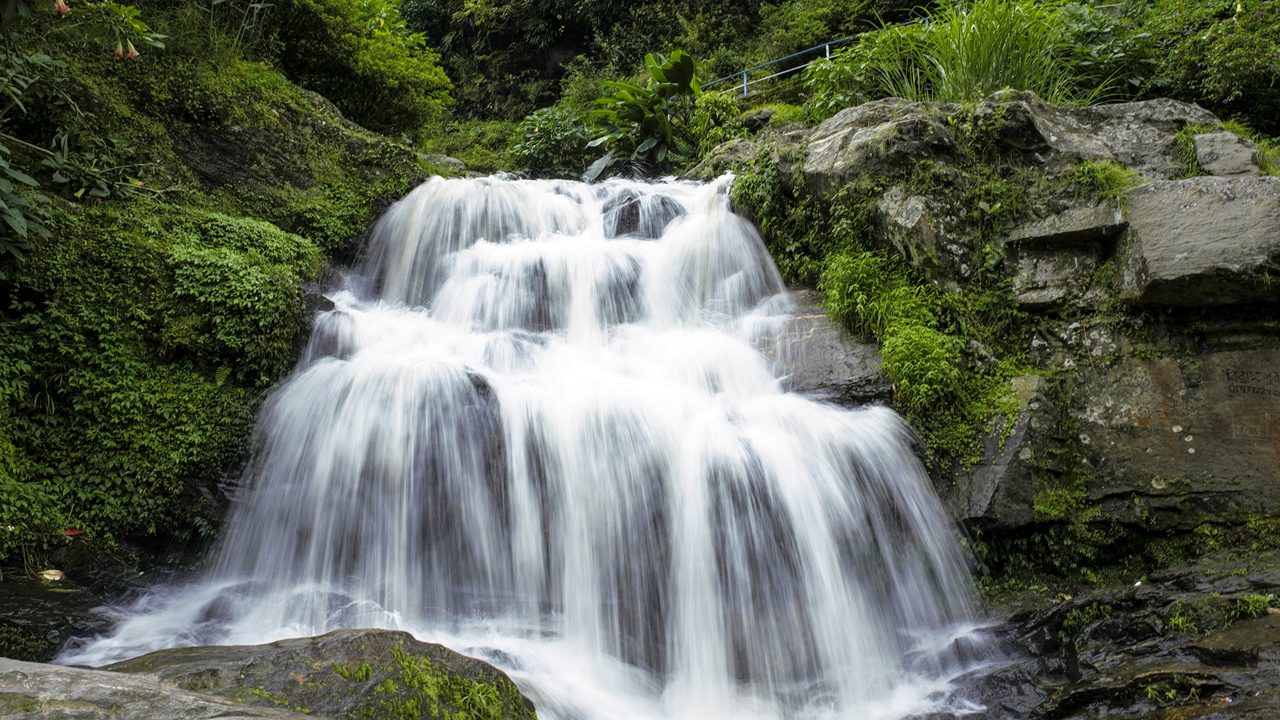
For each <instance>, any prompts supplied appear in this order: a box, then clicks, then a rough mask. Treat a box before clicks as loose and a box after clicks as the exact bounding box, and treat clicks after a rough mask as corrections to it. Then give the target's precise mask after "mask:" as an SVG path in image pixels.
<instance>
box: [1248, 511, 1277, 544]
mask: <svg viewBox="0 0 1280 720" xmlns="http://www.w3.org/2000/svg"><path fill="white" fill-rule="evenodd" d="M1245 533H1246V536H1247V538H1248V539H1249V544H1250V547H1252V548H1253V550H1254V551H1255V552H1258V551H1262V550H1272V549H1276V548H1280V518H1276V517H1263V516H1260V515H1251V516H1250V517H1249V518H1248V520H1247V521H1246V523H1245Z"/></svg>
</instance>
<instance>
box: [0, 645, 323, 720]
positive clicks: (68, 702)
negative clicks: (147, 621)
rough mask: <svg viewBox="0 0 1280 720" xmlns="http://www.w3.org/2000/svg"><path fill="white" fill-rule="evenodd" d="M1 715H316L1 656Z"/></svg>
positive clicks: (14, 719)
mask: <svg viewBox="0 0 1280 720" xmlns="http://www.w3.org/2000/svg"><path fill="white" fill-rule="evenodd" d="M0 717H4V718H10V719H11V720H108V719H110V720H156V718H182V719H183V720H205V718H209V719H212V718H219V719H220V720H236V719H238V718H245V719H247V718H279V719H280V720H286V719H288V720H301V719H302V718H307V717H313V716H311V715H303V714H301V713H295V712H291V711H288V710H283V709H277V708H268V707H252V706H248V705H243V704H240V703H236V702H232V701H230V700H227V699H225V698H219V697H215V696H213V695H206V694H204V693H197V692H192V691H189V690H183V689H181V688H178V687H176V686H174V685H171V684H169V683H166V682H163V681H161V680H159V679H157V678H152V677H139V676H134V675H122V674H120V673H114V672H106V671H103V670H84V669H81V668H71V667H62V666H59V665H41V664H38V663H27V662H21V661H18V660H9V659H6V658H0Z"/></svg>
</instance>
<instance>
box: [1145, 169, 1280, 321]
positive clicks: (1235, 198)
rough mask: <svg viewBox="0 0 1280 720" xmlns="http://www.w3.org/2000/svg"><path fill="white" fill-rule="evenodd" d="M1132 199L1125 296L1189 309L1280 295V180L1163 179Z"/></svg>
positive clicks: (1263, 299) (1267, 178) (1267, 298)
mask: <svg viewBox="0 0 1280 720" xmlns="http://www.w3.org/2000/svg"><path fill="white" fill-rule="evenodd" d="M1128 199H1129V247H1128V248H1127V250H1126V251H1125V252H1124V254H1123V257H1122V258H1121V270H1122V276H1121V292H1122V295H1123V296H1124V297H1126V298H1128V299H1132V300H1137V301H1140V302H1144V303H1151V304H1158V305H1173V306H1182V307H1201V306H1206V305H1226V304H1231V303H1238V302H1253V301H1274V300H1280V280H1277V279H1275V275H1276V274H1277V270H1280V178H1274V177H1262V178H1218V177H1198V178H1191V179H1189V180H1176V181H1166V182H1156V183H1151V184H1149V185H1143V186H1141V187H1138V188H1135V189H1133V190H1131V191H1130V192H1129V194H1128Z"/></svg>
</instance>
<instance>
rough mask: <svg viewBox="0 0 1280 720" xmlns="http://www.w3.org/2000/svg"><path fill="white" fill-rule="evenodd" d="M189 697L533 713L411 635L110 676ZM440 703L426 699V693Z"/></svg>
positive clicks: (491, 679)
mask: <svg viewBox="0 0 1280 720" xmlns="http://www.w3.org/2000/svg"><path fill="white" fill-rule="evenodd" d="M106 669H107V670H111V671H113V672H116V673H126V674H141V675H145V676H148V677H150V678H154V679H155V680H158V681H163V682H165V683H168V684H171V685H174V686H176V687H177V688H180V689H182V690H187V691H198V692H201V693H208V694H212V695H219V696H222V697H226V698H233V699H236V700H238V701H243V702H246V703H249V704H254V705H263V706H268V707H270V706H287V707H296V708H306V709H307V711H308V712H311V713H316V714H319V715H321V716H328V717H389V716H393V715H394V713H395V712H397V711H398V710H397V708H403V707H405V706H406V704H411V703H417V704H418V706H419V707H422V708H424V709H425V708H434V710H432V711H430V712H425V713H424V715H423V717H442V718H443V717H454V716H455V714H456V713H459V712H473V711H477V708H481V707H483V708H485V712H488V713H489V715H488V716H491V717H502V718H516V719H518V718H533V717H534V711H533V705H532V703H530V702H529V701H528V700H526V699H525V698H524V697H523V696H522V695H521V694H520V691H519V690H518V689H517V688H516V686H515V684H514V683H512V682H511V680H510V679H509V678H508V677H507V676H506V675H505V674H503V673H502V672H501V671H500V670H498V669H497V668H495V667H493V666H492V665H489V664H488V663H485V662H482V661H480V660H476V659H474V658H470V657H467V656H465V655H460V654H458V653H456V652H454V651H452V650H450V649H448V648H446V647H444V646H442V645H436V644H433V643H424V642H420V641H418V640H416V639H414V638H413V636H411V635H409V634H408V633H404V632H394V631H388V630H337V631H334V632H331V633H328V634H326V635H321V636H319V637H314V638H299V639H293V640H281V641H279V642H274V643H271V644H269V645H255V646H224V647H191V648H174V649H171V650H160V651H158V652H154V653H150V654H148V655H143V656H142V657H139V658H135V659H133V660H127V661H125V662H122V663H117V664H115V665H111V666H108V667H107V668H106ZM424 692H425V693H427V694H432V693H434V694H435V695H436V697H433V698H430V699H427V698H425V697H423V696H422V693H424Z"/></svg>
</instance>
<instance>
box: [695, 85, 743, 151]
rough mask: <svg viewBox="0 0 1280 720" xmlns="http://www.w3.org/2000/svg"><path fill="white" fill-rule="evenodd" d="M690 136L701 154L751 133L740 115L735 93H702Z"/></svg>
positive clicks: (696, 104)
mask: <svg viewBox="0 0 1280 720" xmlns="http://www.w3.org/2000/svg"><path fill="white" fill-rule="evenodd" d="M688 133H689V138H690V140H691V142H692V143H694V144H695V147H696V148H697V155H698V156H699V157H701V156H703V155H706V154H707V153H709V152H711V151H712V150H714V149H715V147H716V146H717V145H719V144H720V143H722V142H724V141H726V140H732V139H733V138H737V137H742V136H744V135H746V134H747V130H746V128H745V127H744V126H743V125H742V120H741V119H740V118H739V112H738V99H737V97H735V96H734V95H733V93H723V92H706V93H703V94H702V95H699V96H698V99H697V101H696V103H695V104H694V107H693V118H692V119H691V120H690V121H689V130H688Z"/></svg>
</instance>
